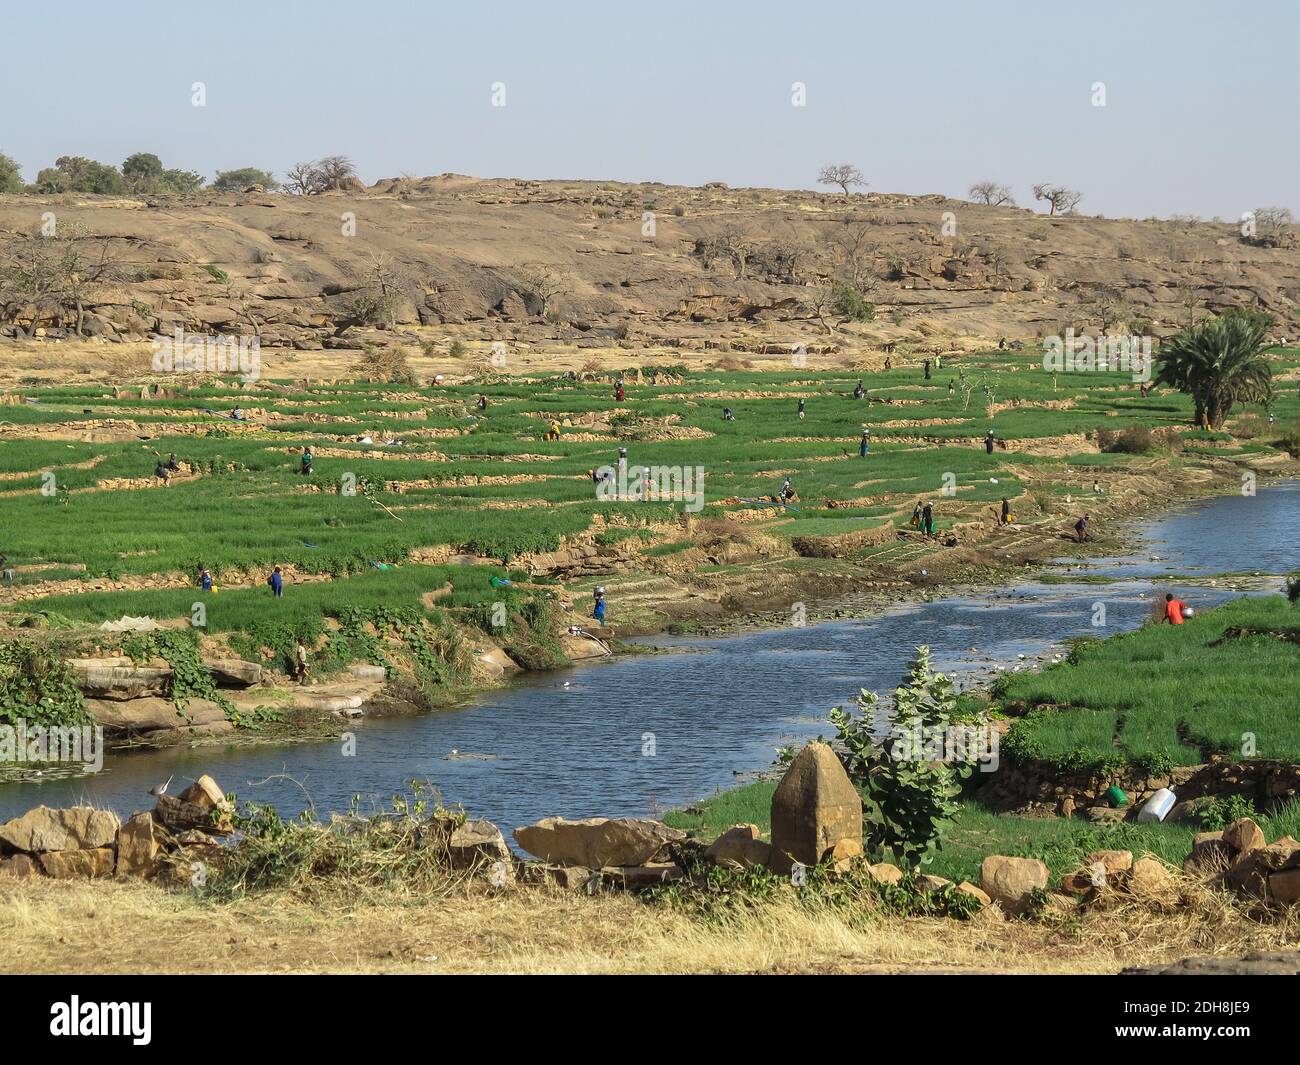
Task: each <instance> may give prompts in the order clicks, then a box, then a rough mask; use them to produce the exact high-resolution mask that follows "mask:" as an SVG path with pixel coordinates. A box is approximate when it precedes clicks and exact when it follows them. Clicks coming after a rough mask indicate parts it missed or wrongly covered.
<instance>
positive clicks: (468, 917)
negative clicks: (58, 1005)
mask: <svg viewBox="0 0 1300 1065" xmlns="http://www.w3.org/2000/svg"><path fill="white" fill-rule="evenodd" d="M1183 891H1184V895H1185V900H1186V901H1187V902H1188V903H1190V905H1188V906H1187V907H1186V908H1179V909H1171V910H1169V911H1162V910H1161V909H1160V908H1159V907H1155V908H1152V907H1148V906H1145V905H1142V904H1139V903H1136V902H1134V901H1121V900H1118V899H1117V900H1116V901H1115V902H1114V903H1113V904H1112V905H1110V906H1108V907H1106V908H1105V909H1103V910H1101V911H1100V912H1096V913H1092V914H1089V915H1087V916H1085V917H1083V918H1073V917H1072V918H1055V919H1048V920H1043V921H1005V922H1002V921H989V920H983V919H977V920H975V921H969V922H961V921H952V920H943V919H921V918H912V919H901V918H888V917H883V916H882V917H880V918H879V919H877V920H875V921H873V922H872V923H870V924H868V925H866V926H865V927H862V926H859V927H851V926H850V925H849V924H848V923H846V922H845V921H844V920H843V919H841V918H840V917H838V916H836V915H835V914H832V913H809V912H807V911H805V910H803V909H801V908H799V907H796V906H793V905H789V904H785V905H774V906H771V907H768V908H765V909H764V910H762V911H761V913H760V914H758V915H743V916H738V917H737V919H736V920H735V921H734V922H733V923H732V924H730V925H729V926H727V927H726V928H720V927H717V926H715V925H709V924H705V923H702V922H698V921H694V920H691V919H689V918H687V917H684V916H682V915H680V914H678V913H674V912H671V911H669V910H667V909H664V908H661V907H651V906H648V905H645V904H642V903H639V902H636V901H635V900H633V899H630V898H626V897H620V896H607V897H597V898H588V897H585V896H572V895H561V894H558V893H556V894H550V893H543V892H540V891H518V892H512V893H509V894H505V895H499V896H489V895H482V894H480V895H465V896H461V897H457V898H453V899H444V900H441V901H437V902H432V901H431V902H427V903H417V904H409V905H360V906H351V907H343V906H334V907H322V906H319V905H308V904H306V903H303V902H299V901H294V900H291V899H289V898H286V897H283V896H266V897H262V898H259V899H256V900H248V901H244V902H240V903H233V904H225V905H217V904H212V903H203V902H198V901H195V900H193V899H191V898H189V897H187V896H185V895H180V894H169V893H167V892H165V891H163V890H161V889H159V888H157V887H153V886H149V885H145V884H139V883H109V882H99V883H84V882H83V883H72V882H57V881H39V882H27V883H22V884H7V885H4V886H3V887H0V937H3V942H4V943H5V951H4V954H3V959H2V960H0V971H3V972H9V973H36V972H41V973H132V972H168V973H182V972H228V973H236V972H237V973H245V972H369V973H405V972H441V973H498V972H510V973H685V972H692V973H694V972H760V973H761V972H886V973H889V972H935V971H945V972H968V973H975V972H1034V973H1105V972H1115V971H1117V970H1118V969H1120V968H1122V967H1124V966H1126V965H1138V964H1150V963H1155V962H1162V961H1170V960H1173V959H1176V958H1180V957H1184V956H1186V955H1188V954H1217V955H1223V956H1236V955H1239V954H1242V953H1244V952H1246V951H1248V950H1252V949H1276V948H1278V947H1281V946H1284V945H1287V944H1294V943H1295V942H1296V941H1297V939H1298V938H1300V935H1298V931H1297V930H1298V928H1300V921H1298V920H1296V919H1295V918H1288V919H1283V920H1281V921H1278V922H1275V923H1259V922H1256V921H1253V920H1251V919H1250V918H1249V917H1248V916H1247V914H1246V911H1245V910H1244V909H1243V908H1242V907H1241V905H1240V904H1238V903H1236V902H1234V901H1232V900H1230V899H1228V898H1226V897H1224V896H1222V895H1219V894H1217V893H1215V892H1211V891H1207V890H1204V889H1199V888H1195V887H1192V886H1189V885H1184V888H1183Z"/></svg>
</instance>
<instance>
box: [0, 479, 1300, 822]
mask: <svg viewBox="0 0 1300 1065" xmlns="http://www.w3.org/2000/svg"><path fill="white" fill-rule="evenodd" d="M1297 534H1300V482H1287V483H1284V484H1280V485H1276V486H1271V487H1267V488H1261V489H1260V490H1259V492H1258V494H1257V495H1256V496H1254V497H1250V498H1243V497H1226V498H1220V499H1213V500H1203V501H1199V502H1195V503H1191V504H1188V505H1185V506H1183V507H1180V508H1178V509H1177V510H1175V511H1172V512H1170V513H1167V514H1166V515H1164V516H1162V517H1160V518H1157V519H1152V520H1149V521H1145V522H1141V523H1134V525H1133V526H1132V532H1131V536H1132V544H1133V547H1132V550H1131V551H1130V552H1129V553H1128V554H1126V555H1122V556H1118V557H1113V558H1106V559H1099V560H1090V561H1088V562H1087V563H1079V562H1078V561H1077V560H1071V559H1064V558H1063V559H1061V560H1059V562H1060V564H1061V565H1060V567H1059V568H1060V571H1061V572H1064V573H1066V574H1071V573H1075V572H1078V573H1084V572H1087V573H1090V574H1098V575H1111V576H1114V577H1116V578H1119V579H1118V580H1116V581H1115V582H1114V583H1110V584H1096V583H1082V582H1081V583H1076V584H1056V583H1041V582H1036V581H1032V580H1027V581H1026V582H1025V583H1023V584H1018V585H1016V586H1014V587H1008V588H1005V589H1000V590H994V591H990V592H988V593H986V594H979V595H954V596H949V597H945V598H942V599H935V600H934V601H931V602H927V603H919V604H913V603H909V604H900V605H898V606H896V607H894V608H891V609H887V610H885V611H883V612H879V613H877V614H875V615H874V616H872V617H869V618H863V619H857V620H846V621H833V622H827V623H824V624H815V625H808V626H805V627H794V626H791V627H788V628H776V629H767V630H764V631H759V632H752V633H743V634H739V635H728V636H724V637H717V638H685V637H679V638H673V637H657V638H654V639H653V640H650V641H647V642H650V643H653V644H655V645H656V646H659V647H668V648H671V649H672V650H673V651H674V653H671V654H654V655H640V656H625V657H619V658H616V659H612V660H602V661H597V662H593V663H590V664H586V665H581V666H577V667H575V668H573V669H571V670H565V671H562V672H560V673H552V674H546V675H531V676H528V677H526V678H525V679H524V680H522V681H521V682H520V683H518V684H517V685H516V686H515V687H513V688H511V689H509V690H507V691H499V692H491V693H488V694H485V695H483V696H481V697H480V698H478V699H476V700H475V701H473V702H472V703H470V704H467V705H465V706H463V707H460V708H457V709H453V710H445V711H440V712H438V713H434V714H428V715H425V716H421V717H415V718H395V719H373V720H368V721H367V720H361V721H358V722H357V723H356V724H355V726H354V727H353V731H354V735H355V754H353V755H348V754H345V753H344V745H343V744H342V743H341V742H338V741H330V742H320V743H310V744H297V745H285V746H265V747H236V746H232V747H228V748H223V747H204V748H200V749H197V750H188V749H186V750H168V751H162V752H156V753H147V754H126V755H118V756H114V755H110V756H109V757H108V761H107V764H106V765H105V767H104V769H103V770H102V771H101V772H99V773H96V774H91V775H87V776H81V777H74V778H62V779H58V778H54V777H51V776H46V777H44V778H40V779H37V778H29V779H27V780H25V781H22V782H13V783H5V784H0V817H10V816H13V815H14V814H17V813H21V812H22V811H24V810H27V809H29V808H31V807H33V806H36V805H38V804H40V803H45V804H47V805H50V806H68V805H72V804H75V803H77V802H89V803H92V804H94V805H96V806H100V807H108V808H111V809H114V810H116V811H117V812H118V813H119V814H121V815H123V816H125V815H127V814H129V813H131V812H132V811H135V810H139V809H147V808H148V807H149V806H150V805H151V803H152V800H151V799H150V797H149V795H148V790H149V788H150V787H152V786H154V785H156V784H158V783H160V782H162V781H164V780H166V779H167V778H168V777H169V776H171V775H173V774H174V775H175V778H176V783H175V784H174V785H173V787H172V789H171V790H172V791H179V790H180V788H181V787H183V786H185V784H186V783H188V781H189V780H190V779H192V778H193V777H195V776H197V775H198V774H200V773H204V772H207V773H211V774H212V775H213V776H214V777H215V778H216V779H217V781H218V782H219V783H220V784H221V785H222V787H223V788H225V789H226V790H227V791H233V792H235V793H236V794H237V795H238V796H239V798H240V799H241V800H242V799H253V800H256V801H258V802H271V803H274V804H275V805H276V806H277V808H278V809H279V810H280V811H281V813H284V814H286V815H288V814H293V813H297V812H298V811H299V810H301V809H303V808H304V806H305V805H306V800H307V797H308V796H309V797H310V801H311V802H312V803H313V804H314V805H315V807H316V809H317V811H318V812H320V813H326V812H329V811H342V810H345V809H347V807H348V806H349V804H350V802H351V801H352V798H353V796H359V797H360V799H361V808H362V810H363V812H364V811H368V810H371V809H374V808H376V807H381V806H384V805H386V804H387V803H388V801H389V800H390V799H391V797H392V796H393V795H394V794H397V793H401V792H404V791H406V790H407V783H408V782H409V781H410V780H411V779H413V778H414V779H419V780H421V781H427V782H428V783H430V784H432V785H433V786H434V787H436V788H437V789H438V791H439V792H440V793H441V795H442V797H443V800H444V801H445V802H447V803H459V804H461V805H463V806H464V807H465V809H466V810H468V811H469V812H470V813H471V814H472V815H473V816H477V817H486V818H488V819H490V820H492V821H495V822H497V823H498V824H499V825H501V826H502V828H503V829H505V830H506V831H507V833H508V832H509V830H510V829H511V828H513V827H514V826H516V825H522V824H527V823H529V822H531V821H534V820H537V819H538V818H541V817H545V816H548V815H553V814H554V815H562V816H565V817H588V816H609V817H619V816H647V815H655V814H658V813H661V812H663V811H664V810H666V809H671V808H673V807H677V806H682V805H686V804H689V803H690V802H692V801H694V800H697V799H699V798H701V797H704V796H707V795H709V794H712V793H713V792H715V791H716V790H718V789H722V788H726V787H728V786H729V785H731V784H732V783H734V782H735V780H736V778H737V777H738V776H743V775H746V774H749V773H752V772H754V771H756V770H761V769H763V768H765V767H767V766H768V765H770V763H771V761H772V759H773V757H774V754H775V750H776V748H778V747H779V746H781V745H783V744H786V743H792V742H798V741H802V740H807V739H809V738H812V737H815V736H817V735H819V734H829V733H831V732H832V731H833V730H832V729H831V728H830V726H829V724H828V723H827V721H826V713H827V710H828V709H829V708H830V707H832V706H836V705H840V704H844V703H848V702H852V700H853V699H854V698H855V696H856V695H857V692H858V690H859V689H860V688H862V687H867V688H872V689H875V690H877V691H879V692H881V693H882V694H884V693H886V692H888V691H890V690H892V689H893V688H894V686H896V685H897V684H898V682H899V681H900V679H901V678H902V675H903V672H904V670H905V666H906V663H907V660H908V659H909V658H910V656H911V655H912V653H913V650H914V648H915V647H916V646H917V645H919V644H928V645H929V646H930V647H931V649H932V651H933V652H934V655H935V658H936V660H937V661H938V662H939V663H940V664H941V666H942V667H943V668H944V669H946V670H948V671H950V672H952V673H953V674H955V675H956V676H957V678H958V680H959V683H963V684H971V683H975V682H978V681H980V680H983V679H985V678H986V677H987V676H988V675H989V674H990V673H991V672H992V671H993V670H994V669H996V668H997V666H999V665H1001V666H1002V667H1003V668H1009V669H1014V668H1027V667H1028V666H1031V665H1032V664H1033V663H1034V662H1035V661H1037V660H1042V659H1047V660H1050V659H1051V657H1052V655H1053V654H1054V653H1059V652H1060V651H1061V643H1062V641H1064V640H1067V639H1069V638H1070V637H1075V636H1084V635H1094V636H1095V635H1103V636H1104V635H1108V634H1110V633H1114V632H1118V631H1122V630H1125V629H1129V628H1133V627H1136V626H1137V625H1139V624H1141V622H1142V620H1143V619H1144V618H1145V617H1147V616H1148V615H1149V613H1150V609H1151V603H1152V599H1153V597H1154V596H1155V595H1156V593H1157V591H1163V590H1165V589H1166V588H1171V589H1174V590H1176V591H1180V593H1181V595H1182V598H1185V599H1187V600H1189V601H1190V602H1192V603H1193V604H1194V605H1196V606H1212V605H1214V604H1215V603H1218V602H1222V601H1223V600H1224V599H1226V598H1231V597H1232V596H1234V595H1236V594H1240V593H1237V592H1231V591H1228V590H1226V589H1223V588H1221V587H1210V586H1207V585H1205V584H1197V585H1195V586H1192V587H1188V586H1186V585H1184V584H1182V583H1181V582H1180V581H1179V580H1178V579H1177V578H1178V577H1179V576H1183V575H1188V576H1196V575H1202V576H1206V577H1208V576H1209V575H1211V574H1216V573H1237V572H1242V571H1246V572H1256V571H1258V572H1260V573H1262V574H1274V575H1277V574H1282V573H1285V572H1288V571H1290V570H1294V569H1295V568H1296V567H1297V565H1300V553H1298V552H1297V550H1296V543H1297ZM1044 568H1045V567H1036V568H1035V570H1034V572H1035V573H1039V572H1042V570H1043V569H1044ZM1166 576H1172V577H1173V578H1174V579H1171V580H1165V579H1163V578H1164V577H1166ZM1219 583H1220V584H1222V583H1223V582H1219ZM1098 603H1101V604H1104V606H1105V621H1106V624H1105V626H1104V627H1101V628H1097V627H1094V625H1093V619H1094V617H1096V616H1097V611H1096V605H1097V604H1098ZM614 605H615V606H617V604H614ZM1020 656H1024V658H1023V659H1022V658H1021V657H1020ZM453 750H457V751H459V752H460V753H461V757H458V758H452V759H449V758H448V757H447V756H448V755H449V753H450V752H451V751H453Z"/></svg>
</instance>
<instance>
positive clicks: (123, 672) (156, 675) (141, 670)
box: [72, 659, 172, 702]
mask: <svg viewBox="0 0 1300 1065" xmlns="http://www.w3.org/2000/svg"><path fill="white" fill-rule="evenodd" d="M94 661H95V660H94V659H74V660H73V663H72V665H73V674H74V675H75V677H76V684H77V687H78V688H80V689H81V691H82V694H84V695H85V696H87V697H88V698H94V699H111V700H114V701H119V702H120V701H122V700H127V699H140V698H143V697H145V696H164V695H168V694H170V693H171V690H172V671H171V670H170V669H162V668H154V667H149V666H145V667H135V666H105V665H98V664H92V663H94Z"/></svg>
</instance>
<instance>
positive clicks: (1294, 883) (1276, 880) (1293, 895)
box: [1268, 869, 1300, 906]
mask: <svg viewBox="0 0 1300 1065" xmlns="http://www.w3.org/2000/svg"><path fill="white" fill-rule="evenodd" d="M1268 896H1269V898H1271V899H1272V900H1273V901H1274V902H1280V903H1283V904H1285V905H1288V906H1289V905H1291V904H1292V903H1294V902H1300V869H1284V870H1283V871H1282V872H1280V873H1272V874H1270V875H1269V878H1268Z"/></svg>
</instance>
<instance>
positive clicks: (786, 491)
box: [780, 477, 794, 503]
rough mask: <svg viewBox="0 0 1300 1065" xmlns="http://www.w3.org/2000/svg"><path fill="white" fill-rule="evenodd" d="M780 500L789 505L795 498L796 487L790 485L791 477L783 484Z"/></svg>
mask: <svg viewBox="0 0 1300 1065" xmlns="http://www.w3.org/2000/svg"><path fill="white" fill-rule="evenodd" d="M780 498H781V502H783V503H788V502H789V501H790V500H792V499H793V498H794V485H792V484H791V483H790V478H789V477H787V478H786V479H785V480H784V481H782V482H781V493H780Z"/></svg>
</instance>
